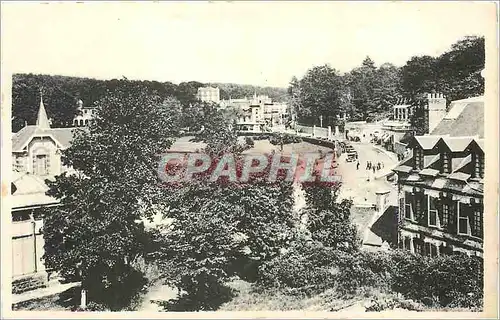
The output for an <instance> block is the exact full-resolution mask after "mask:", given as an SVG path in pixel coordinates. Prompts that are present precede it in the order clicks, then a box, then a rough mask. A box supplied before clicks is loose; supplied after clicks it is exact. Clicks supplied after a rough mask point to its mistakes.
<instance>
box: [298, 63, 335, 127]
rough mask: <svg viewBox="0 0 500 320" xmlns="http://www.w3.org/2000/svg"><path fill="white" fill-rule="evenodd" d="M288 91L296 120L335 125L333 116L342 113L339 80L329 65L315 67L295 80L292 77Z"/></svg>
mask: <svg viewBox="0 0 500 320" xmlns="http://www.w3.org/2000/svg"><path fill="white" fill-rule="evenodd" d="M289 90H290V92H293V95H294V106H295V108H296V112H297V116H298V118H299V121H300V122H302V123H305V124H309V125H313V124H315V125H319V124H320V116H322V117H323V126H327V125H335V124H336V123H337V116H341V115H342V112H343V100H342V97H343V94H344V91H345V89H344V85H343V79H342V77H341V76H340V74H339V72H338V71H337V70H335V69H333V68H332V67H330V66H329V65H323V66H315V67H313V68H311V69H309V70H308V71H307V72H306V74H305V75H304V77H303V78H302V79H300V81H298V84H297V81H296V79H292V83H291V85H290V89H289Z"/></svg>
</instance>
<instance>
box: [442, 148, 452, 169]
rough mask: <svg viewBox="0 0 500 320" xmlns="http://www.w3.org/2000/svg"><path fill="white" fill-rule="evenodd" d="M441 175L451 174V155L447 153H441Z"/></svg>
mask: <svg viewBox="0 0 500 320" xmlns="http://www.w3.org/2000/svg"><path fill="white" fill-rule="evenodd" d="M442 169H443V173H450V172H451V154H450V153H449V152H443V168H442Z"/></svg>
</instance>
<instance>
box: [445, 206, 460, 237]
mask: <svg viewBox="0 0 500 320" xmlns="http://www.w3.org/2000/svg"><path fill="white" fill-rule="evenodd" d="M448 204H449V206H450V209H449V210H448V211H449V218H448V228H447V231H448V233H451V234H457V219H458V217H457V209H458V208H457V202H456V201H450V202H449V203H448Z"/></svg>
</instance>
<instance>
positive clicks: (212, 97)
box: [196, 87, 220, 103]
mask: <svg viewBox="0 0 500 320" xmlns="http://www.w3.org/2000/svg"><path fill="white" fill-rule="evenodd" d="M196 97H197V98H198V99H199V100H201V101H203V102H215V103H219V102H220V89H219V88H218V87H216V88H213V87H200V88H198V93H197V94H196Z"/></svg>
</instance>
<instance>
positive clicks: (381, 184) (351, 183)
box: [339, 141, 396, 204]
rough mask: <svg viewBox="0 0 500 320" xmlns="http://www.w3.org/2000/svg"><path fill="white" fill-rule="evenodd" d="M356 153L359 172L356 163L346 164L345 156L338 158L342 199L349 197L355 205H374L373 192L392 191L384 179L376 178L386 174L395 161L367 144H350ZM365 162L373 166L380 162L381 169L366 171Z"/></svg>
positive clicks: (391, 186)
mask: <svg viewBox="0 0 500 320" xmlns="http://www.w3.org/2000/svg"><path fill="white" fill-rule="evenodd" d="M351 145H352V146H353V147H354V149H355V150H356V151H357V152H358V161H359V164H360V165H359V170H358V169H356V161H354V162H346V154H343V155H342V156H341V157H340V158H339V173H340V175H341V176H342V182H343V183H342V193H341V196H342V197H350V198H352V199H353V201H354V203H355V204H374V203H375V197H376V195H375V192H377V191H379V190H382V189H386V190H387V189H391V190H394V189H395V187H394V185H392V184H391V183H389V182H388V181H387V179H385V178H384V177H381V178H378V179H376V177H378V176H381V175H383V173H384V172H388V171H389V170H390V169H391V168H392V167H394V165H395V164H396V159H394V157H391V156H389V155H388V154H387V153H384V152H382V151H380V150H378V149H376V148H375V146H374V145H373V144H371V143H369V142H366V141H365V142H351ZM367 161H371V162H372V163H373V164H377V163H378V162H380V163H381V164H382V165H383V169H382V170H379V171H376V172H375V173H374V172H373V171H372V170H367V169H366V163H367Z"/></svg>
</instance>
